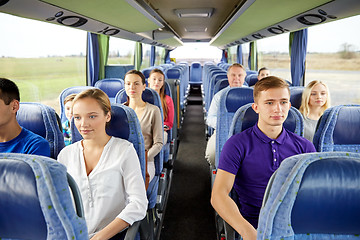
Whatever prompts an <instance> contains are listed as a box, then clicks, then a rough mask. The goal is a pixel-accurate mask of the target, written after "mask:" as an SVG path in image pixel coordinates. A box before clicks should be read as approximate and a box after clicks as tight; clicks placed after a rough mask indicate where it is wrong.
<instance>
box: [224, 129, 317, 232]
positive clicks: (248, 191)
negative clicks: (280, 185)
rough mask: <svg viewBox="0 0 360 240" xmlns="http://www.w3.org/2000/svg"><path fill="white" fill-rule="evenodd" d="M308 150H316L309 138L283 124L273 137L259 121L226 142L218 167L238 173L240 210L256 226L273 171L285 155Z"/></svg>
mask: <svg viewBox="0 0 360 240" xmlns="http://www.w3.org/2000/svg"><path fill="white" fill-rule="evenodd" d="M308 152H316V150H315V147H314V145H313V144H312V143H311V142H310V141H308V140H307V139H305V138H303V137H300V136H298V135H296V134H294V133H292V132H290V131H288V130H286V129H284V128H283V131H282V132H281V134H280V136H279V137H278V138H277V139H271V138H269V137H268V136H266V135H265V134H264V133H263V132H261V131H260V129H259V127H258V126H257V124H255V126H253V127H251V128H248V129H246V130H245V131H243V132H241V133H239V134H236V135H234V136H232V137H231V138H229V140H228V141H227V142H226V143H225V145H224V147H223V149H222V151H221V155H220V160H219V166H218V168H219V169H221V170H224V171H226V172H229V173H232V174H234V175H236V177H235V182H234V189H235V191H236V193H237V195H238V197H239V202H238V203H239V210H240V212H241V214H242V215H243V217H244V218H245V219H246V220H247V221H249V222H250V223H251V225H253V226H254V228H255V229H256V228H257V224H258V217H259V214H260V208H261V204H262V200H263V196H264V193H265V189H266V186H267V183H268V181H269V179H270V177H271V175H272V174H273V173H274V172H275V170H276V169H278V168H279V166H280V163H281V162H282V161H283V160H284V159H285V158H287V157H290V156H293V155H296V154H300V153H308Z"/></svg>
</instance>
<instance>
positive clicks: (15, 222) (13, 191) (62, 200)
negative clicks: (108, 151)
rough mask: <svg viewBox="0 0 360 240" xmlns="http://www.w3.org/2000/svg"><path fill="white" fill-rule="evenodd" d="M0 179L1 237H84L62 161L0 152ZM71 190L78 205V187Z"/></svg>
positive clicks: (81, 215) (85, 229) (85, 231)
mask: <svg viewBox="0 0 360 240" xmlns="http://www.w3.org/2000/svg"><path fill="white" fill-rule="evenodd" d="M0 182H1V184H0V192H1V198H0V206H1V211H0V223H1V224H0V237H1V239H33V240H38V239H88V232H87V227H86V222H85V219H84V214H83V210H82V209H78V210H79V211H78V215H77V214H76V211H75V209H74V205H73V201H72V197H71V195H70V191H69V185H68V181H67V173H66V168H65V166H64V165H62V164H60V163H59V162H57V161H55V160H53V159H50V158H47V157H43V156H36V155H27V154H19V153H0ZM75 186H76V185H75ZM72 193H73V195H74V200H75V203H76V205H77V206H82V203H81V196H80V194H79V192H78V189H77V188H76V189H74V190H73V191H72Z"/></svg>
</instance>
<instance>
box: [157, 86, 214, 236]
mask: <svg viewBox="0 0 360 240" xmlns="http://www.w3.org/2000/svg"><path fill="white" fill-rule="evenodd" d="M204 129H205V125H204V117H203V110H202V99H201V91H200V89H195V90H194V89H191V91H190V96H189V98H188V105H187V107H186V113H185V117H184V122H183V126H182V130H181V135H180V142H179V148H178V153H177V156H176V160H175V163H174V175H173V182H172V186H171V189H170V194H169V200H168V203H167V207H166V212H165V218H164V223H163V229H162V231H161V235H160V239H161V240H170V239H171V240H178V239H182V240H183V239H187V240H191V239H194V240H195V239H196V240H199V239H207V240H215V239H216V233H215V217H214V210H213V208H212V207H211V205H210V194H211V193H210V171H209V165H208V163H207V162H206V161H205V147H206V140H205V134H204Z"/></svg>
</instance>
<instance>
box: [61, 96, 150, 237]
mask: <svg viewBox="0 0 360 240" xmlns="http://www.w3.org/2000/svg"><path fill="white" fill-rule="evenodd" d="M73 117H74V123H75V126H76V128H77V129H78V131H79V133H80V134H81V136H82V137H83V140H81V141H78V142H76V143H74V144H71V145H69V146H67V147H65V148H64V149H63V150H61V152H60V154H59V156H58V161H59V162H61V163H63V164H64V165H65V166H66V167H67V171H68V172H69V173H70V175H71V176H72V177H73V178H74V179H75V181H76V183H77V185H78V186H79V189H80V193H81V198H82V201H83V206H84V212H85V220H86V224H87V227H88V231H89V232H88V234H89V238H91V240H95V239H102V240H103V239H109V238H111V237H113V236H115V235H116V237H119V238H116V239H121V237H123V236H124V235H125V234H124V232H122V233H120V232H121V231H122V230H124V229H125V228H127V227H128V226H129V225H131V224H133V223H134V222H135V221H139V220H141V219H143V218H144V217H145V214H146V209H147V197H146V191H145V184H144V180H143V177H142V173H141V168H140V163H139V160H138V156H137V154H136V151H135V149H134V147H133V145H132V144H131V143H130V142H128V141H126V140H124V139H121V138H116V137H111V136H109V135H108V134H107V133H106V130H105V129H106V125H107V123H108V122H109V121H110V119H111V105H110V100H109V98H108V96H107V95H106V94H105V93H104V92H103V91H101V90H100V89H88V90H85V91H83V92H81V93H79V94H77V96H76V97H75V99H74V100H73ZM119 233H120V234H119ZM117 234H119V235H117Z"/></svg>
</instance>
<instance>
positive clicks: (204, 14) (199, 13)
mask: <svg viewBox="0 0 360 240" xmlns="http://www.w3.org/2000/svg"><path fill="white" fill-rule="evenodd" d="M174 12H175V14H176V15H178V17H180V18H209V17H211V15H212V14H213V12H214V8H182V9H174Z"/></svg>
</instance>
